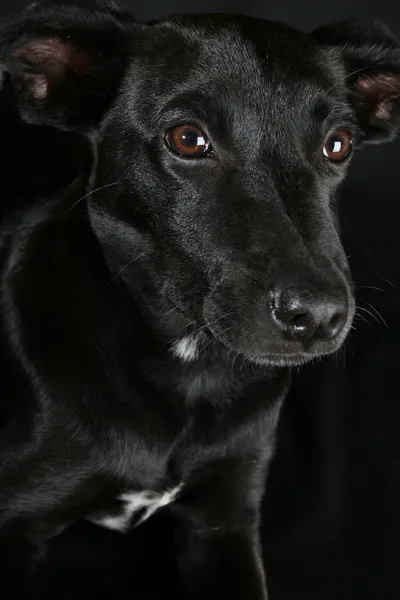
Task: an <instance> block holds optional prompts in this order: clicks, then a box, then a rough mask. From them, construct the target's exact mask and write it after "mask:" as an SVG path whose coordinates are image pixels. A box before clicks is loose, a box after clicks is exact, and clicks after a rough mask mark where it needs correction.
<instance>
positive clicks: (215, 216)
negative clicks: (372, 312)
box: [2, 1, 400, 364]
mask: <svg viewBox="0 0 400 600" xmlns="http://www.w3.org/2000/svg"><path fill="white" fill-rule="evenodd" d="M45 5H46V6H48V8H47V10H44V11H41V12H40V13H39V12H38V13H36V8H34V9H32V11H31V13H30V14H29V15H28V17H26V19H25V20H21V21H20V22H19V23H17V25H13V26H8V28H6V30H5V34H4V35H3V42H2V46H3V48H5V49H4V50H3V60H2V62H3V64H5V65H6V68H7V70H8V71H10V72H11V74H12V77H13V79H14V81H15V86H16V89H17V90H18V92H19V98H20V106H21V110H22V114H23V115H25V118H26V119H28V120H30V121H32V122H38V121H39V122H47V123H54V124H55V125H56V126H59V127H63V128H73V129H79V130H82V131H85V132H86V133H87V134H88V135H90V136H91V137H92V139H93V140H94V142H93V143H94V145H95V148H96V155H97V159H96V166H95V169H94V172H93V175H92V181H91V186H92V188H93V189H96V190H99V191H98V192H97V193H93V194H92V195H91V197H90V199H89V212H90V216H91V219H92V223H93V227H94V229H95V231H96V233H97V235H98V237H99V239H100V241H101V243H102V244H103V246H104V248H105V250H106V252H107V254H108V255H109V256H112V257H113V259H114V261H115V264H116V265H117V266H118V267H120V269H122V270H123V272H122V271H121V273H120V276H121V277H122V278H126V279H129V277H130V276H132V275H130V271H129V267H128V266H127V265H129V264H130V263H132V264H134V263H135V259H136V258H137V260H138V261H140V260H142V259H143V261H145V263H146V268H148V269H151V271H152V274H153V279H154V280H155V281H156V282H157V283H156V285H157V288H158V291H159V293H160V294H161V296H162V297H164V298H165V299H167V300H168V301H169V302H171V303H172V306H174V307H176V309H177V311H178V312H179V313H180V314H182V315H183V317H184V318H185V319H186V320H187V321H189V322H190V323H191V326H190V327H189V328H188V329H187V335H188V336H190V335H191V337H187V338H184V339H183V340H181V342H182V344H181V346H180V351H181V354H182V355H183V357H184V358H187V359H189V358H190V357H193V356H195V354H196V352H195V345H196V341H197V336H198V332H199V331H201V335H206V336H207V335H209V336H212V337H213V338H215V339H216V340H218V341H220V342H221V343H222V344H223V345H225V346H226V347H227V348H229V349H232V350H235V351H237V352H240V353H242V354H244V355H245V356H246V357H247V358H249V359H252V360H255V361H258V362H262V363H268V364H300V363H301V362H304V361H306V360H308V359H309V358H312V357H314V356H319V355H322V354H328V353H330V352H334V351H335V350H337V349H338V348H339V346H340V345H341V343H342V342H343V340H344V339H345V337H346V334H347V333H348V331H349V328H350V326H351V322H352V318H353V315H354V298H353V293H352V286H351V279H350V274H349V269H348V265H347V261H346V257H345V254H344V251H343V248H342V245H341V242H340V238H339V233H338V227H337V218H336V207H335V194H336V191H337V188H338V186H339V184H340V182H341V181H342V179H343V177H344V175H345V172H346V170H347V167H348V165H349V162H350V161H351V156H352V153H353V152H354V150H355V149H356V148H357V147H358V146H360V145H361V144H362V143H364V142H366V141H380V140H384V139H386V138H389V137H391V136H393V135H394V134H395V133H396V130H397V124H398V120H399V115H400V102H399V97H400V51H399V47H398V45H397V43H396V42H395V41H394V40H393V39H392V37H391V36H390V34H389V33H388V32H386V30H385V29H384V28H383V27H381V26H378V25H376V24H372V25H371V24H366V23H346V24H342V25H338V26H334V27H330V28H325V29H321V30H318V31H317V32H314V34H312V35H303V34H300V33H298V32H295V31H293V30H291V29H289V28H286V27H284V26H281V25H278V24H275V23H270V22H267V21H261V20H255V19H249V18H244V17H243V18H241V17H226V16H224V17H223V16H212V17H188V18H174V19H171V20H169V21H165V22H162V23H156V24H149V25H139V24H136V23H135V22H134V21H133V20H131V19H130V18H129V17H128V16H127V15H126V13H123V12H120V11H119V10H118V9H117V8H116V7H115V6H114V5H108V4H105V3H103V2H102V3H97V4H95V5H94V7H96V6H97V9H94V10H93V12H92V13H90V14H89V13H88V12H87V11H85V10H83V9H82V8H80V7H79V6H78V5H77V4H74V6H72V7H67V8H63V4H62V3H57V2H54V1H53V2H47V3H45ZM53 5H56V8H57V9H56V11H55V12H53ZM54 15H56V18H57V22H58V23H59V25H58V27H55V25H54ZM100 188H101V189H100ZM125 267H126V268H125ZM185 343H186V344H187V346H186V348H187V352H186V353H185V351H184V350H182V348H183V349H184V348H185ZM185 354H186V356H185Z"/></svg>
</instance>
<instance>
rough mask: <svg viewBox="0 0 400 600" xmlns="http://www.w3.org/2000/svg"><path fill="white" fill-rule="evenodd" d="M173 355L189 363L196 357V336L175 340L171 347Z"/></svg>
mask: <svg viewBox="0 0 400 600" xmlns="http://www.w3.org/2000/svg"><path fill="white" fill-rule="evenodd" d="M172 352H173V354H174V355H175V356H176V357H177V358H180V359H181V360H183V362H190V361H192V360H196V358H197V357H198V354H199V352H198V339H197V337H196V336H187V337H184V338H182V339H180V340H177V341H176V342H175V343H174V345H173V347H172Z"/></svg>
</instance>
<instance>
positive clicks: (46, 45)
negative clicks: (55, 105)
mask: <svg viewBox="0 0 400 600" xmlns="http://www.w3.org/2000/svg"><path fill="white" fill-rule="evenodd" d="M15 56H16V57H19V58H23V59H24V60H25V61H27V62H28V63H30V64H32V65H33V66H35V68H36V69H37V71H38V74H37V75H36V76H35V75H32V76H29V79H31V82H32V86H33V87H32V92H33V94H34V96H35V97H36V98H44V97H46V95H47V94H48V92H49V89H50V88H51V86H52V84H53V83H55V82H56V81H60V79H62V78H63V77H64V76H65V75H66V74H67V72H68V71H73V72H74V73H76V74H77V75H84V74H85V71H86V70H87V69H88V67H89V63H90V57H89V55H88V54H87V53H86V52H84V51H83V50H82V49H81V48H79V47H77V46H75V45H74V44H72V43H71V42H68V41H64V40H61V39H58V38H47V39H42V40H35V41H32V42H29V43H27V44H25V45H24V46H22V47H20V48H18V50H17V51H16V52H15Z"/></svg>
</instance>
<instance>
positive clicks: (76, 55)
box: [0, 0, 139, 132]
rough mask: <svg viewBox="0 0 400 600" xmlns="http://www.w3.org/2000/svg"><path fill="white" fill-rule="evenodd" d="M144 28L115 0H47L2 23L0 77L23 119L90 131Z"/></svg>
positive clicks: (0, 30)
mask: <svg viewBox="0 0 400 600" xmlns="http://www.w3.org/2000/svg"><path fill="white" fill-rule="evenodd" d="M137 27H139V25H138V24H137V23H136V22H135V20H134V19H133V18H132V17H130V15H129V14H128V13H126V12H125V11H122V10H121V9H119V8H118V7H117V5H115V4H114V2H112V1H110V0H94V1H92V2H90V3H89V2H82V0H69V1H68V0H67V1H66V2H65V1H62V0H58V1H56V0H47V1H46V0H45V1H42V2H35V3H34V4H33V5H31V7H30V8H28V9H27V10H26V11H25V13H23V14H22V15H21V16H18V17H17V18H15V19H12V20H9V21H5V22H3V23H2V24H1V26H0V80H1V79H2V77H4V76H6V75H7V76H9V77H11V82H12V85H13V88H14V92H15V97H16V102H17V105H18V108H19V110H20V112H21V116H22V118H23V119H24V120H25V121H27V122H30V123H36V124H40V125H53V126H56V127H58V128H60V129H69V130H78V131H81V132H90V131H92V130H93V129H95V128H96V127H97V126H98V124H99V122H100V121H101V119H102V117H103V116H104V114H105V113H106V111H107V109H108V107H109V106H110V104H111V102H112V100H113V98H115V96H116V94H117V90H118V87H119V85H120V83H121V80H122V78H123V75H124V73H125V70H126V66H127V62H128V58H129V44H130V43H131V39H132V35H133V32H134V31H135V28H137Z"/></svg>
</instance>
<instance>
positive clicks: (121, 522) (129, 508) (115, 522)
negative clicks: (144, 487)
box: [88, 486, 182, 532]
mask: <svg viewBox="0 0 400 600" xmlns="http://www.w3.org/2000/svg"><path fill="white" fill-rule="evenodd" d="M181 487H182V486H176V487H175V488H172V489H169V490H167V491H165V492H152V491H140V492H125V493H124V494H121V495H120V496H118V497H117V498H116V499H115V500H114V502H113V503H112V506H110V507H109V508H107V509H106V510H104V511H101V512H98V513H96V514H95V515H92V516H90V517H89V518H88V520H89V521H91V522H92V523H95V524H96V525H100V526H102V527H106V528H107V529H112V530H114V531H120V532H124V531H127V530H129V529H131V528H132V527H136V526H137V525H140V524H141V523H143V522H144V521H146V520H147V519H148V518H149V517H151V516H152V515H154V514H155V513H156V512H157V511H158V510H160V509H161V508H164V507H166V506H168V505H169V504H172V503H173V502H174V501H175V500H176V499H177V497H178V494H179V492H180V490H181Z"/></svg>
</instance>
